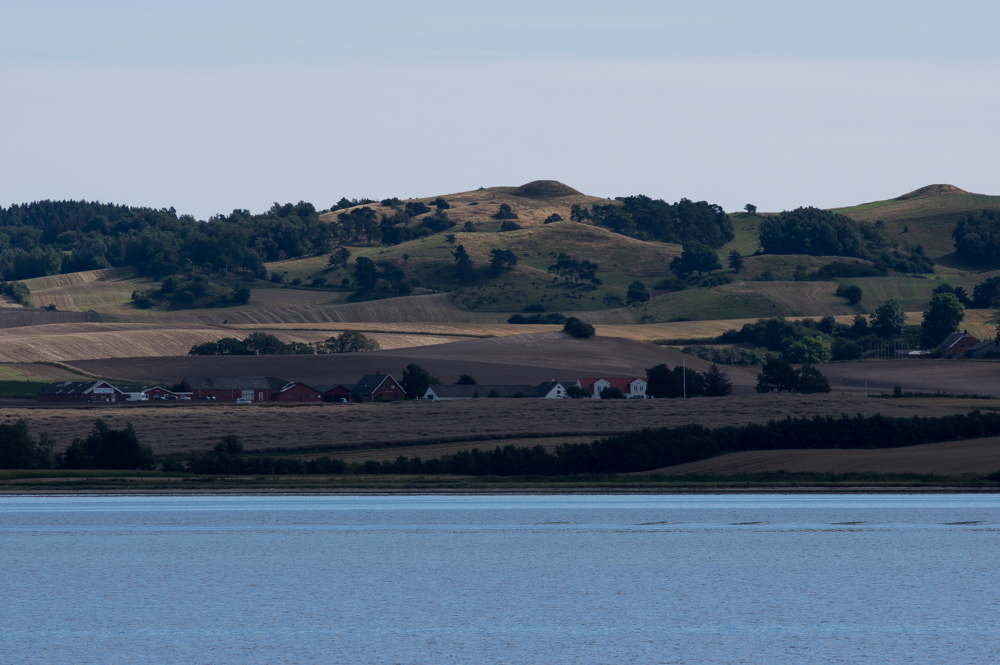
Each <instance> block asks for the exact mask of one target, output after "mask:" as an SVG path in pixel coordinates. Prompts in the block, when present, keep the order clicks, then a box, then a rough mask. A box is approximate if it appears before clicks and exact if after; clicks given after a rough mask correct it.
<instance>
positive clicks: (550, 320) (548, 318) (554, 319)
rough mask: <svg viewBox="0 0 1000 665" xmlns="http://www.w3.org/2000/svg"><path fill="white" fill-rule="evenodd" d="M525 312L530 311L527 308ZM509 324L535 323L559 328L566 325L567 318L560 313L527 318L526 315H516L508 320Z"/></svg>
mask: <svg viewBox="0 0 1000 665" xmlns="http://www.w3.org/2000/svg"><path fill="white" fill-rule="evenodd" d="M525 311H528V309H527V308H525ZM507 323H533V324H548V325H553V326H557V325H559V324H562V323H566V316H565V315H563V314H560V313H559V312H546V313H536V314H528V315H527V316H525V315H524V314H514V315H512V316H511V317H510V318H508V319H507Z"/></svg>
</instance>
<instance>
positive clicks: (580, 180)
mask: <svg viewBox="0 0 1000 665" xmlns="http://www.w3.org/2000/svg"><path fill="white" fill-rule="evenodd" d="M0 26H3V27H2V34H3V37H2V38H0V203H2V204H3V205H7V204H10V203H12V202H22V201H30V200H35V199H41V198H87V199H99V200H104V201H115V202H121V203H128V204H132V205H151V206H156V207H161V206H163V207H165V206H171V205H173V206H175V207H176V208H177V209H178V210H179V211H182V212H190V213H192V214H194V215H196V216H198V217H199V218H205V217H207V216H209V215H211V214H213V213H215V212H228V211H229V210H232V209H233V208H237V207H240V208H250V209H251V210H254V211H260V210H262V209H264V208H266V207H268V206H269V205H270V203H271V202H273V201H297V200H299V199H305V200H309V201H312V202H314V203H315V204H316V205H317V206H319V207H327V206H329V205H330V204H331V203H333V202H334V201H336V200H337V199H338V198H340V197H341V196H344V195H346V196H350V197H357V196H369V197H372V198H383V197H387V196H400V197H412V196H430V195H436V194H442V193H448V192H455V191H462V190H466V189H472V188H475V187H478V186H480V185H482V186H491V185H501V184H503V185H518V184H521V183H524V182H527V181H529V180H534V179H539V178H553V179H558V180H561V181H563V182H566V183H567V184H570V185H572V186H574V187H576V188H578V189H581V190H582V191H585V192H587V193H591V194H595V195H598V196H618V195H626V194H634V193H646V194H650V195H652V196H657V197H663V198H666V199H668V200H671V201H673V200H676V199H678V198H680V197H682V196H687V197H689V198H695V199H708V200H709V201H712V202H717V203H720V204H722V205H723V206H724V207H725V208H726V209H727V210H733V209H738V208H740V207H742V205H743V204H744V203H746V202H753V203H756V204H757V205H758V206H759V207H760V208H761V209H762V210H777V209H783V208H791V207H795V206H798V205H809V204H813V205H821V206H834V205H846V204H851V203H859V202H863V201H868V200H872V199H878V198H885V197H889V196H895V195H898V194H901V193H903V192H905V191H908V190H911V189H915V188H916V187H920V186H922V185H925V184H930V183H934V182H947V183H951V184H955V185H958V186H960V187H963V188H965V189H969V190H972V191H979V192H984V193H993V194H1000V184H998V179H1000V178H998V176H1000V165H998V160H997V158H996V155H997V154H998V148H1000V134H998V132H997V129H996V124H997V122H996V119H995V118H996V116H997V115H998V112H997V109H998V108H1000V86H998V85H997V81H1000V40H997V39H996V37H995V32H996V28H997V26H1000V3H995V2H951V3H940V2H939V3H930V2H873V1H869V2H848V1H841V2H803V1H801V0H800V1H798V2H726V1H720V0H717V1H714V2H711V1H709V2H705V1H702V2H697V3H694V2H614V3H612V2H572V3H571V2H504V3H497V2H478V3H470V2H467V1H466V2H425V3H412V2H409V3H403V2H366V3H359V2H352V3H319V2H281V3H277V2H238V3H237V2H210V1H204V0H203V1H200V2H171V3H169V4H168V3H160V4H158V5H153V4H152V3H136V2H101V1H96V0H95V1H92V2H45V1H40V2H32V3H14V2H3V0H0Z"/></svg>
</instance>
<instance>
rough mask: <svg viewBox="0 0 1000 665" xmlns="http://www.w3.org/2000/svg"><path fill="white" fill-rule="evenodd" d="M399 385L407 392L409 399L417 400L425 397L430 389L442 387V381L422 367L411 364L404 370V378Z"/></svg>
mask: <svg viewBox="0 0 1000 665" xmlns="http://www.w3.org/2000/svg"><path fill="white" fill-rule="evenodd" d="M399 383H400V385H401V386H403V390H405V391H406V397H407V399H417V398H420V397H423V396H424V394H425V393H426V392H427V389H428V388H429V387H431V386H437V385H440V384H441V381H440V380H439V379H437V378H436V377H433V376H431V373H430V372H428V371H427V370H426V369H424V368H423V367H421V366H420V365H417V364H416V363H410V364H409V365H407V366H406V369H404V370H403V378H402V380H401V381H400V382H399Z"/></svg>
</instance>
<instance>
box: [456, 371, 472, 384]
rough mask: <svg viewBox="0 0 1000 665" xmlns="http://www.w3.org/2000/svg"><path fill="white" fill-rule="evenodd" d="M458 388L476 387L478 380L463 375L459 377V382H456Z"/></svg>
mask: <svg viewBox="0 0 1000 665" xmlns="http://www.w3.org/2000/svg"><path fill="white" fill-rule="evenodd" d="M455 385H456V386H474V385H476V380H475V379H474V378H472V377H471V376H469V375H468V374H463V375H462V376H460V377H458V381H456V382H455Z"/></svg>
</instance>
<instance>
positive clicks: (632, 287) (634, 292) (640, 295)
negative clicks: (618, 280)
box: [625, 280, 649, 305]
mask: <svg viewBox="0 0 1000 665" xmlns="http://www.w3.org/2000/svg"><path fill="white" fill-rule="evenodd" d="M647 300H649V289H647V288H646V285H645V284H643V283H642V282H640V281H639V280H635V281H634V282H632V283H631V284H629V285H628V291H627V292H626V294H625V301H626V302H627V303H628V304H629V305H631V304H632V303H636V302H646V301H647Z"/></svg>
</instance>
